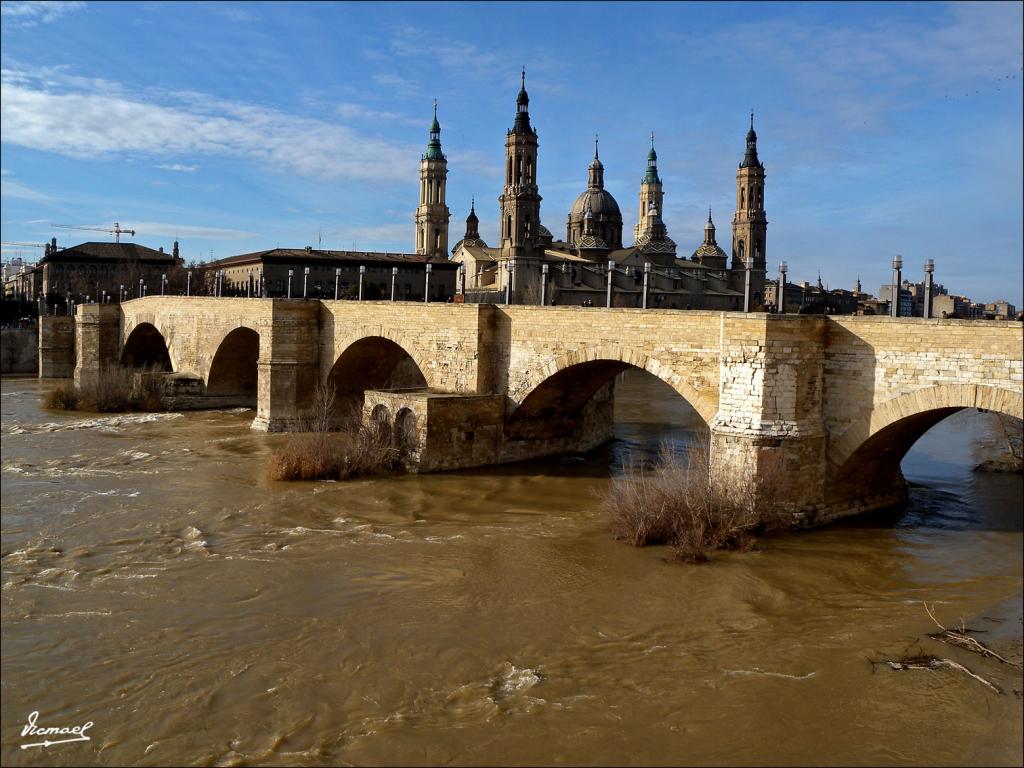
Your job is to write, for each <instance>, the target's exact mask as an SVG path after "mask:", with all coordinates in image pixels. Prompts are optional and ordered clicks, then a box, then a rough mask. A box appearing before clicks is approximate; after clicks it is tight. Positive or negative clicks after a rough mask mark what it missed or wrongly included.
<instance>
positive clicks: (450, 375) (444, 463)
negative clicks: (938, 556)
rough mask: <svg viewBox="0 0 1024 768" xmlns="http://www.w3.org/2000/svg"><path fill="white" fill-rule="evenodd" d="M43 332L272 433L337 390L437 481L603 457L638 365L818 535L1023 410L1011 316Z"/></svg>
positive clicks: (356, 318) (342, 313) (366, 305)
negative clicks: (324, 392) (961, 429)
mask: <svg viewBox="0 0 1024 768" xmlns="http://www.w3.org/2000/svg"><path fill="white" fill-rule="evenodd" d="M44 321H45V322H44V323H43V325H42V326H41V331H40V364H41V367H40V370H41V375H43V376H47V375H55V374H56V375H60V373H61V371H62V370H63V371H64V375H67V372H68V370H69V369H70V360H69V357H68V356H69V354H70V352H69V349H71V348H73V350H74V352H73V354H74V377H75V379H76V381H77V382H80V383H81V382H86V381H88V380H89V378H90V377H93V376H96V375H97V374H98V372H99V370H100V368H101V366H103V365H106V364H109V363H111V362H115V361H119V360H120V361H123V362H129V363H132V364H134V365H140V364H149V365H153V366H157V367H159V368H162V369H163V370H165V371H168V372H170V374H171V375H170V376H169V378H168V389H167V392H168V397H169V398H170V399H171V400H172V401H174V402H175V403H176V407H178V406H181V405H182V404H183V403H184V402H185V401H187V400H188V399H189V398H192V400H193V405H196V404H198V405H199V406H202V405H227V404H245V405H251V406H254V407H255V409H256V418H255V420H254V421H253V428H254V429H261V430H272V431H277V430H288V429H293V428H296V426H297V425H298V424H299V422H300V419H301V417H302V415H303V413H304V410H305V409H307V408H308V406H309V404H310V401H311V396H312V393H313V392H314V390H315V388H316V386H317V385H318V384H323V383H331V384H333V385H334V387H335V389H336V391H337V392H338V402H339V404H341V406H342V407H348V408H352V409H359V410H358V411H357V412H361V414H362V416H363V418H366V419H370V418H373V419H375V420H378V421H384V422H387V423H388V424H389V425H392V426H397V427H398V428H399V429H400V431H401V432H403V433H404V434H406V435H407V436H408V439H409V440H410V441H411V449H410V451H411V455H412V456H413V459H414V461H415V462H417V463H418V466H419V469H420V470H421V471H433V470H441V469H455V468H462V467H469V466H480V465H485V464H494V463H502V462H509V461H516V460H520V459H525V458H534V457H539V456H545V455H554V454H559V453H565V452H573V451H584V450H588V449H589V448H591V447H594V446H595V445H597V444H599V443H601V442H603V441H605V440H607V439H608V438H609V437H610V436H611V429H612V423H613V414H612V396H613V389H614V382H615V377H616V375H617V374H619V373H620V372H622V371H624V370H626V369H628V368H640V369H643V370H645V371H648V372H649V373H651V374H652V375H654V376H657V377H658V378H660V379H661V380H662V381H664V382H665V383H667V384H668V385H669V386H670V387H672V388H673V389H674V390H675V391H676V392H678V393H679V395H680V396H682V397H683V398H685V399H686V400H687V401H688V402H689V403H690V404H691V405H692V406H693V407H694V408H695V409H696V411H697V412H698V413H699V414H700V415H701V417H702V418H703V419H704V420H705V421H706V422H707V424H708V426H709V428H710V436H711V453H712V456H711V464H712V471H713V472H728V473H729V475H730V477H733V478H740V479H741V480H742V481H744V482H759V481H763V480H764V479H765V478H766V477H768V476H769V475H773V476H774V477H775V478H776V480H775V481H774V485H773V488H774V490H773V493H777V494H781V495H782V497H783V498H784V499H785V500H786V501H788V502H789V503H790V505H791V506H792V508H793V510H794V511H795V512H796V513H797V514H798V515H799V516H801V518H802V520H804V521H805V522H808V523H814V522H821V521H824V520H827V519H831V518H833V517H836V516H839V515H844V514H850V513H853V512H858V511H863V510H867V509H872V508H879V507H883V506H887V505H890V504H892V503H895V502H896V501H898V500H899V499H900V498H902V495H903V494H904V493H905V484H904V482H903V478H902V475H901V473H900V469H899V464H900V460H901V459H902V457H903V455H904V454H905V453H906V451H907V450H908V449H909V447H910V446H911V445H912V444H913V443H914V441H915V440H917V438H918V437H920V436H921V435H922V434H923V433H924V432H925V431H926V430H927V429H928V428H930V427H931V426H932V425H934V424H935V423H937V422H938V421H939V420H941V419H943V418H945V417H946V416H948V415H950V414H951V413H953V412H955V411H957V410H959V409H962V408H982V409H987V410H992V411H997V412H999V413H1003V414H1008V415H1010V416H1014V417H1016V418H1018V419H1019V418H1021V417H1022V416H1024V413H1022V410H1024V400H1022V365H1024V364H1022V354H1024V353H1022V349H1024V331H1022V325H1021V324H1020V323H1014V322H998V321H967V320H938V319H931V320H924V319H917V318H901V319H898V320H892V319H890V318H883V317H813V316H798V315H781V316H780V315H764V314H743V313H733V312H711V311H686V312H680V311H672V310H640V309H603V308H600V309H587V308H582V307H532V306H495V305H488V304H480V305H476V304H416V303H407V302H398V303H392V302H351V301H304V300H297V299H296V300H287V299H228V298H205V297H202V298H201V297H192V298H184V297H170V296H168V297H161V296H154V297H148V298H142V299H136V300H133V301H129V302H126V303H124V304H122V305H119V306H118V305H96V304H92V305H85V306H81V307H79V308H78V312H77V315H76V317H75V318H74V334H73V335H74V340H73V343H72V342H71V341H70V340H69V335H70V330H69V327H68V326H67V323H68V322H69V321H70V319H69V318H44ZM175 393H177V394H175ZM175 397H177V398H178V399H177V400H175ZM396 421H400V422H401V423H399V424H396V423H395V422H396ZM779 477H781V478H782V480H781V485H780V481H779V480H778V478H779Z"/></svg>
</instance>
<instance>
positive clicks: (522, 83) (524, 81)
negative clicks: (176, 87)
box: [520, 64, 526, 91]
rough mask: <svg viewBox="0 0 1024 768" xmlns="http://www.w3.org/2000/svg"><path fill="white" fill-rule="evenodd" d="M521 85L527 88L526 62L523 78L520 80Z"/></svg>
mask: <svg viewBox="0 0 1024 768" xmlns="http://www.w3.org/2000/svg"><path fill="white" fill-rule="evenodd" d="M520 87H521V88H522V89H523V90H524V91H525V90H526V65H525V64H523V73H522V80H521V81H520Z"/></svg>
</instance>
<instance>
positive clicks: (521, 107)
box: [512, 67, 532, 133]
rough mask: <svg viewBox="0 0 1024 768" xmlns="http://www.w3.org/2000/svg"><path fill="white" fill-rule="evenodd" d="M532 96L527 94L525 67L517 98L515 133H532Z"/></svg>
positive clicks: (513, 128)
mask: <svg viewBox="0 0 1024 768" xmlns="http://www.w3.org/2000/svg"><path fill="white" fill-rule="evenodd" d="M531 131H532V129H531V128H530V96H529V94H528V93H527V92H526V67H523V72H522V81H521V84H520V86H519V95H518V96H517V97H516V121H515V125H514V126H513V127H512V132H513V133H530V132H531Z"/></svg>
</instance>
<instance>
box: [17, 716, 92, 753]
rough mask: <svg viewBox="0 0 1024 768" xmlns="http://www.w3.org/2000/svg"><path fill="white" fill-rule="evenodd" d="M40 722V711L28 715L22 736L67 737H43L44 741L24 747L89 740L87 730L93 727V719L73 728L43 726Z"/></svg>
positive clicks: (23, 747)
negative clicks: (46, 737) (59, 737)
mask: <svg viewBox="0 0 1024 768" xmlns="http://www.w3.org/2000/svg"><path fill="white" fill-rule="evenodd" d="M37 722H39V712H33V713H31V714H30V715H29V716H28V725H26V726H25V727H24V728H22V729H21V737H22V738H25V737H26V736H68V737H69V738H66V739H43V740H42V741H38V742H34V743H32V744H22V745H21V748H22V749H30V748H32V747H52V746H53V745H54V744H69V743H71V742H73V741H89V737H88V736H86V735H85V732H86V731H88V730H89V729H90V728H92V720H90V721H89V722H87V723H84V724H82V725H76V726H73V727H71V728H68V727H62V726H50V727H48V728H43V727H41V726H38V725H36V723H37Z"/></svg>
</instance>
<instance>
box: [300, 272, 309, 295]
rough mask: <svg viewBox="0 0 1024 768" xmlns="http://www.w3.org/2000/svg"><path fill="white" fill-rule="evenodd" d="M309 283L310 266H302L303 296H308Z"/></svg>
mask: <svg viewBox="0 0 1024 768" xmlns="http://www.w3.org/2000/svg"><path fill="white" fill-rule="evenodd" d="M308 283H309V267H303V268H302V298H304V299H305V298H306V295H307V294H306V286H307V284H308Z"/></svg>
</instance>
